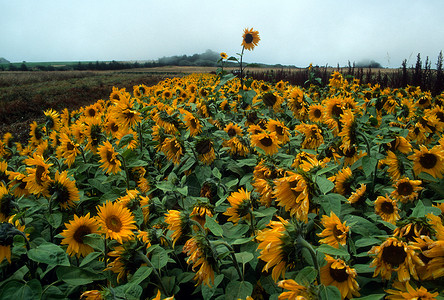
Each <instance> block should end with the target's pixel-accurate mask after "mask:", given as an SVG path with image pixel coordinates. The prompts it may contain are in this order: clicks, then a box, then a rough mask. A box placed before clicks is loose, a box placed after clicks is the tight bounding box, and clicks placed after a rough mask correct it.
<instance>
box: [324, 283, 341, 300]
mask: <svg viewBox="0 0 444 300" xmlns="http://www.w3.org/2000/svg"><path fill="white" fill-rule="evenodd" d="M319 296H321V297H320V298H321V299H322V300H337V299H342V297H341V292H340V291H339V289H338V288H337V287H335V286H333V285H329V286H325V285H321V286H320V288H319Z"/></svg>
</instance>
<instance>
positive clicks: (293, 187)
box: [288, 180, 301, 198]
mask: <svg viewBox="0 0 444 300" xmlns="http://www.w3.org/2000/svg"><path fill="white" fill-rule="evenodd" d="M288 184H289V185H290V189H291V191H292V193H293V195H294V197H295V198H297V197H299V195H300V194H301V192H299V191H296V190H295V188H296V187H297V185H298V180H292V181H290V182H289V183H288Z"/></svg>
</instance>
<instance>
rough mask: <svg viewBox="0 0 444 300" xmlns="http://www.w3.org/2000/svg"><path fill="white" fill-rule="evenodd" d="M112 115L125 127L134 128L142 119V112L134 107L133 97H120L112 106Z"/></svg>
mask: <svg viewBox="0 0 444 300" xmlns="http://www.w3.org/2000/svg"><path fill="white" fill-rule="evenodd" d="M111 116H113V117H114V118H115V119H116V121H117V123H118V124H119V125H120V126H122V127H123V128H133V127H134V126H135V125H136V124H137V123H139V122H140V121H141V120H142V117H141V116H140V112H139V111H138V110H137V109H136V108H135V107H134V99H133V98H131V97H120V100H119V101H117V102H115V104H114V107H112V108H111Z"/></svg>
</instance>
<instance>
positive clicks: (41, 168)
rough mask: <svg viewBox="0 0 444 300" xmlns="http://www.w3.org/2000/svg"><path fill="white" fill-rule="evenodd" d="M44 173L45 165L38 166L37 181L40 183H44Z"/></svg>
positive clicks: (36, 171)
mask: <svg viewBox="0 0 444 300" xmlns="http://www.w3.org/2000/svg"><path fill="white" fill-rule="evenodd" d="M43 173H45V167H43V166H37V168H36V170H35V181H36V182H37V184H38V185H42V183H43V178H42V177H43Z"/></svg>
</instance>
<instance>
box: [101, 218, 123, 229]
mask: <svg viewBox="0 0 444 300" xmlns="http://www.w3.org/2000/svg"><path fill="white" fill-rule="evenodd" d="M105 223H106V227H108V229H110V230H111V231H114V232H120V230H121V229H122V221H120V219H119V218H118V217H117V216H114V215H112V216H109V217H108V218H106V220H105Z"/></svg>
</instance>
